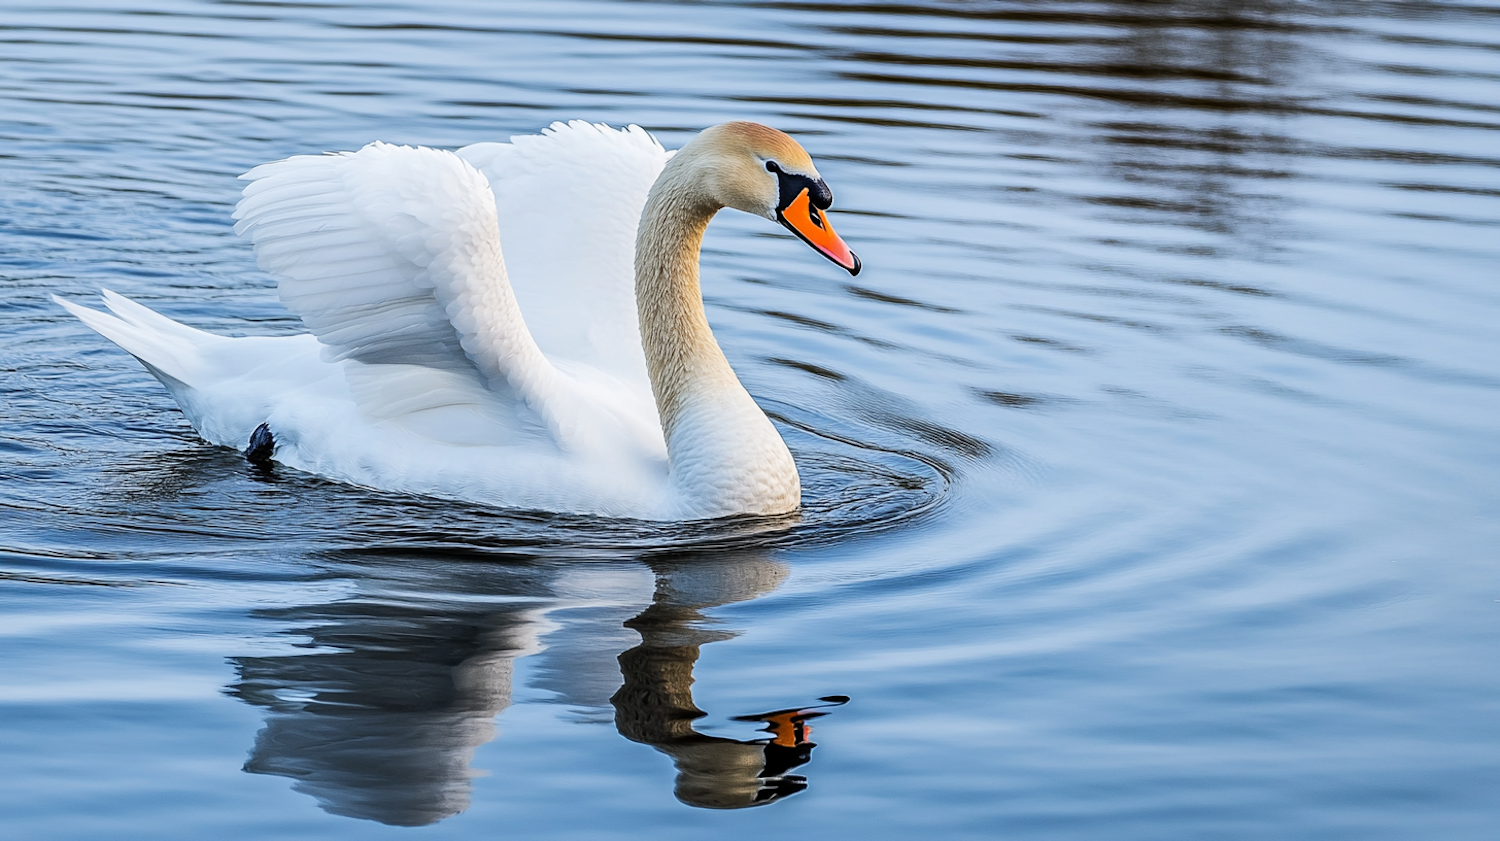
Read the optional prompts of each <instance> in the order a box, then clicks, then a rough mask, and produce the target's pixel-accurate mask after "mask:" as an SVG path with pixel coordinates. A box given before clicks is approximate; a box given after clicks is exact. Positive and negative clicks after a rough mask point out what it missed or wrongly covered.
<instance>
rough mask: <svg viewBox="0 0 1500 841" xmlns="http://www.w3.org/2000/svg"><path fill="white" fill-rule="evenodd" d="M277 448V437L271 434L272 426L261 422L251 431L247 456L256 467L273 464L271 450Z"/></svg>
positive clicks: (246, 449) (246, 451)
mask: <svg viewBox="0 0 1500 841" xmlns="http://www.w3.org/2000/svg"><path fill="white" fill-rule="evenodd" d="M275 449H276V439H275V438H274V437H272V436H271V427H270V426H268V425H266V424H261V425H260V426H257V427H256V428H255V431H254V432H252V433H250V446H248V447H246V448H245V458H246V459H248V460H249V461H250V463H251V464H253V465H255V466H256V467H269V466H270V465H271V452H272V451H273V450H275Z"/></svg>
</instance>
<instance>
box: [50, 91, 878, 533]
mask: <svg viewBox="0 0 1500 841" xmlns="http://www.w3.org/2000/svg"><path fill="white" fill-rule="evenodd" d="M243 177H244V178H246V179H249V180H250V181H251V183H250V184H249V185H248V186H247V187H246V188H245V191H244V198H243V199H242V200H241V201H240V203H239V206H238V208H237V210H236V212H235V218H236V219H237V220H238V224H237V225H236V226H235V230H236V231H237V232H239V233H241V234H245V235H247V236H249V238H250V240H251V241H252V242H253V243H254V246H255V254H256V259H257V262H258V263H259V265H260V266H261V267H262V268H264V269H265V270H266V271H268V272H270V273H271V274H272V275H274V276H275V277H276V279H277V282H278V284H279V290H280V294H281V300H282V301H283V302H284V303H285V304H286V306H287V307H288V308H289V309H291V310H292V311H293V312H295V313H297V315H298V316H300V317H301V318H302V321H303V322H304V323H305V324H306V325H307V327H308V328H309V329H310V330H311V331H312V335H303V336H292V337H247V338H227V337H223V336H216V335H212V334H209V333H205V332H202V331H200V330H196V329H194V328H191V327H188V326H186V325H183V324H179V323H178V322H176V321H173V320H171V319H169V318H166V317H165V316H162V315H159V314H158V313H156V312H154V311H152V310H150V309H147V308H146V307H143V306H141V305H139V304H136V303H134V302H133V301H130V300H129V299H126V298H124V297H122V296H119V295H116V294H114V293H111V292H109V291H107V290H106V291H105V292H104V301H105V303H106V305H107V306H108V308H109V309H110V310H111V312H112V314H110V313H104V312H100V311H96V310H92V309H88V308H86V307H82V306H79V305H77V304H73V303H71V302H68V301H63V300H61V299H57V300H58V303H60V304H61V305H62V306H64V307H66V308H67V309H68V310H69V311H70V312H72V313H73V314H74V315H76V316H78V318H80V319H82V320H83V322H84V323H85V324H87V325H88V326H90V327H92V328H93V329H95V330H97V331H98V332H99V333H101V334H103V335H104V336H105V337H106V338H109V339H110V340H112V341H114V342H115V343H116V344H118V345H119V346H120V347H122V348H124V349H125V350H126V351H128V352H130V353H131V354H132V355H134V356H135V357H136V358H137V359H139V360H140V361H141V362H142V363H143V364H144V365H145V366H146V368H147V369H148V370H150V371H151V373H152V374H154V375H155V376H156V377H157V379H159V380H161V382H162V383H163V384H164V385H166V387H167V389H168V390H169V391H170V392H171V393H172V396H173V397H174V398H175V399H176V400H177V403H178V405H179V406H181V407H182V411H183V413H184V414H185V415H186V416H187V418H188V420H189V422H191V423H192V425H193V427H194V428H195V429H196V430H197V431H198V433H199V434H200V435H202V436H203V437H204V438H205V439H206V440H208V441H209V442H211V443H214V444H220V445H224V446H230V447H236V448H244V447H245V446H246V445H247V442H249V441H250V439H251V436H252V433H254V432H255V431H256V430H257V428H258V427H259V426H261V425H262V424H265V425H266V427H267V428H268V429H269V431H270V433H271V435H272V437H273V438H274V450H273V451H272V452H273V453H274V458H275V460H276V461H279V462H281V463H284V464H286V465H288V466H291V467H294V468H297V469H300V470H305V471H308V472H311V473H317V474H321V475H323V476H327V477H330V478H334V479H337V480H340V481H344V482H350V483H354V484H359V485H365V486H369V487H375V488H383V489H387V490H397V491H405V492H413V493H421V494H428V495H434V496H441V497H448V498H458V499H466V500H474V501H480V502H486V503H491V504H495V505H501V506H507V507H519V508H529V509H538V510H549V511H567V512H578V513H594V514H602V515H608V516H617V517H636V518H644V519H698V518H709V517H721V516H726V515H732V514H779V513H784V512H788V511H792V510H795V509H796V508H797V507H798V505H799V504H800V493H801V492H800V485H799V482H798V477H797V468H796V465H795V464H794V463H793V461H792V457H791V454H790V453H789V452H788V451H787V448H786V445H785V443H783V441H782V440H781V437H780V436H779V435H778V434H777V432H776V430H775V428H774V427H772V425H771V423H770V421H769V420H768V419H767V418H766V416H765V414H764V413H763V412H762V411H761V410H760V408H759V407H758V406H756V404H755V402H754V401H753V400H752V399H751V398H750V395H749V394H748V393H747V392H746V391H745V389H744V387H743V386H742V385H740V382H739V380H738V379H737V378H736V377H735V374H734V372H733V371H732V370H731V369H730V367H729V363H728V362H727V361H726V360H725V358H724V354H723V353H722V352H721V351H720V349H719V346H718V343H717V342H716V341H715V340H714V337H713V334H712V332H710V330H709V325H708V320H707V318H706V317H705V315H704V312H703V301H702V295H701V293H700V291H699V286H698V252H699V247H700V245H701V242H702V238H703V232H704V229H705V228H706V227H707V225H708V222H709V220H710V219H711V218H712V217H713V215H714V214H715V213H716V212H717V211H718V210H719V209H720V208H722V207H733V208H736V209H738V210H743V211H745V212H747V213H752V214H755V215H757V216H763V217H765V218H767V219H771V220H773V221H778V222H780V223H782V224H784V225H786V226H787V227H788V228H790V229H791V230H792V231H794V232H796V233H797V234H798V235H799V236H800V237H802V238H803V239H804V240H806V241H807V242H808V243H809V244H810V245H812V246H813V247H814V248H815V249H817V250H818V251H819V252H820V253H822V254H823V255H825V256H826V257H828V258H829V259H831V260H833V261H834V262H835V263H837V264H839V265H840V266H842V267H844V268H845V269H847V270H848V271H849V272H851V273H857V272H858V271H859V260H858V258H856V257H855V256H854V254H853V253H852V252H850V250H849V248H848V247H847V246H846V245H845V244H844V242H843V241H842V240H841V239H840V238H839V237H838V236H837V235H836V234H835V233H834V232H833V229H832V228H831V227H830V226H829V224H828V222H827V220H826V218H825V217H824V215H823V213H822V210H823V209H825V208H827V207H828V205H829V203H830V202H831V201H832V198H833V196H832V193H831V192H829V190H828V187H827V185H826V184H825V183H824V182H823V180H822V178H821V177H820V176H819V175H818V171H817V169H816V168H815V167H814V166H813V163H812V160H811V159H810V158H809V157H808V155H807V153H806V152H805V151H804V150H803V149H802V147H801V146H799V145H798V144H797V143H796V142H795V141H794V140H792V139H791V138H790V137H788V136H787V135H785V134H783V133H781V132H779V131H776V130H775V129H771V128H767V127H765V126H761V125H757V124H755V123H744V122H736V123H726V124H724V125H719V126H714V127H712V128H709V129H707V130H705V131H703V132H702V133H701V134H699V135H698V136H697V137H695V138H694V139H693V140H692V141H691V142H689V143H688V144H687V145H686V146H684V147H683V148H682V149H681V150H679V151H677V152H676V153H672V152H668V151H666V150H664V149H663V148H662V146H661V144H659V143H658V142H657V141H656V139H655V138H653V137H652V136H651V135H650V134H648V133H646V132H645V131H643V130H641V129H640V128H638V127H636V126H631V127H630V128H628V129H625V130H616V129H612V128H609V127H608V126H604V125H593V124H589V123H584V122H577V121H575V122H572V123H568V124H562V123H555V124H553V125H552V126H551V127H550V128H549V129H548V130H546V131H545V132H544V133H543V134H541V135H537V136H527V137H516V138H512V139H511V142H509V143H480V144H476V145H474V146H468V147H465V148H463V149H460V150H458V152H457V153H453V152H445V151H437V150H433V149H425V148H410V147H402V146H390V145H386V144H382V143H375V144H371V145H369V146H366V147H365V148H363V149H361V150H360V151H358V152H344V153H339V154H334V155H321V156H298V157H293V158H290V159H287V160H284V161H278V162H276V163H270V164H265V165H263V166H260V167H256V168H255V169H253V170H251V171H250V172H249V173H247V174H246V175H245V176H243ZM502 239H503V240H504V243H505V258H504V259H503V260H502V258H501V251H500V244H501V241H502ZM257 439H258V443H259V444H260V445H261V448H262V449H264V448H266V447H269V446H271V441H270V440H266V439H264V438H263V437H261V436H257Z"/></svg>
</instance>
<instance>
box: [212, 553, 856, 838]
mask: <svg viewBox="0 0 1500 841" xmlns="http://www.w3.org/2000/svg"><path fill="white" fill-rule="evenodd" d="M414 568H420V569H422V571H423V572H424V573H428V575H424V576H420V577H418V576H416V575H414V574H413V573H412V570H413V569H414ZM786 574H787V570H786V567H785V566H784V565H783V564H781V563H779V562H777V561H775V560H772V559H770V558H768V557H765V556H764V555H763V554H758V553H753V552H731V553H723V552H719V553H715V554H713V555H677V556H673V557H662V558H654V559H650V560H648V561H646V563H645V564H644V565H642V564H638V563H632V564H589V563H580V564H575V565H564V566H557V565H541V564H536V563H531V562H527V563H521V564H514V565H497V564H491V563H483V564H475V563H469V564H460V565H451V566H447V567H443V566H442V565H441V564H439V565H438V568H437V569H434V565H433V564H432V563H431V559H425V560H423V561H418V562H412V561H410V560H409V559H401V558H396V559H383V560H376V561H374V562H373V563H372V562H370V561H369V559H362V562H361V568H360V573H359V575H357V576H353V578H354V581H355V586H356V587H357V588H358V589H357V591H356V592H354V593H352V594H350V595H348V596H346V597H345V598H343V599H341V600H339V601H336V602H333V603H331V604H319V605H312V606H299V607H288V608H277V609H269V610H263V611H260V612H258V616H260V617H262V618H265V619H271V620H274V621H277V622H280V623H282V624H284V625H285V627H286V628H287V633H289V634H295V635H297V636H298V637H299V638H301V639H303V640H305V642H302V643H300V646H301V647H305V648H306V649H307V652H306V653H298V654H280V655H276V656H264V657H239V658H236V659H235V661H234V662H235V665H236V667H237V669H238V672H239V678H238V680H237V681H236V682H235V683H234V685H233V686H232V687H230V693H231V694H233V695H235V696H236V697H239V698H241V699H243V700H244V701H246V702H247V703H250V704H253V705H255V706H260V707H264V708H265V710H266V715H265V727H264V728H263V729H262V730H261V731H260V733H259V734H257V736H256V740H255V745H254V748H253V749H252V751H251V756H250V759H249V760H248V761H247V762H246V764H245V770H246V771H248V772H250V773H255V774H274V775H279V776H285V777H290V778H292V779H294V780H295V781H296V782H295V783H294V788H295V789H296V790H298V791H300V792H302V793H304V794H307V795H310V796H311V797H313V798H315V799H316V800H317V801H318V803H319V805H321V806H322V808H323V809H325V810H326V811H328V812H330V813H333V814H337V815H344V816H348V817H354V818H362V819H368V820H374V821H379V822H381V823H385V824H393V825H399V826H422V825H426V824H431V823H435V822H437V821H440V820H442V819H444V818H447V817H450V816H452V815H455V814H458V813H459V812H462V811H463V810H464V809H466V808H467V807H468V805H469V801H470V796H471V779H472V777H473V776H475V772H474V771H473V770H471V768H470V765H471V762H472V760H473V757H474V753H475V751H476V750H477V749H478V748H479V747H480V746H481V745H483V744H485V743H486V742H488V741H490V740H491V739H493V738H495V735H496V726H495V720H496V717H497V716H498V715H499V714H500V713H501V712H503V711H504V710H505V709H506V708H507V707H509V706H510V704H511V702H512V696H513V691H514V681H515V661H516V659H517V658H519V657H523V656H526V655H529V654H537V655H539V657H538V664H537V665H536V666H534V667H533V668H531V669H529V670H528V674H529V675H530V676H531V677H530V679H529V683H530V686H531V687H532V688H535V689H541V690H545V691H547V692H548V693H550V694H551V695H552V696H553V700H555V702H557V703H560V704H564V705H567V706H568V707H570V708H571V709H573V710H579V711H582V715H583V717H584V718H585V719H594V720H606V721H607V720H609V711H610V710H611V708H612V709H613V720H614V723H615V726H616V728H617V729H618V731H619V733H620V734H621V735H622V736H624V737H625V738H627V739H630V740H631V741H634V742H639V743H642V744H646V745H650V746H652V747H654V748H656V749H657V750H659V751H661V752H662V753H664V754H666V755H668V756H670V757H671V758H672V760H673V762H674V763H675V764H676V767H677V772H678V776H677V782H676V789H675V791H676V795H677V798H678V799H679V800H681V801H682V802H683V803H686V804H688V805H690V806H698V807H705V808H715V809H730V808H740V807H745V806H756V805H763V804H766V803H770V802H773V801H775V800H778V799H780V798H782V797H785V796H787V795H789V794H794V793H796V792H798V791H801V790H803V789H805V788H806V787H807V783H806V778H805V777H803V776H801V775H798V774H793V773H791V771H793V769H796V768H798V767H800V766H802V765H804V764H805V763H806V762H807V761H808V759H809V758H810V754H811V750H812V748H813V747H814V745H813V743H812V742H811V740H810V739H809V738H808V727H807V722H808V720H810V719H811V718H814V717H816V716H819V715H822V714H823V709H825V708H826V707H827V706H830V705H833V704H837V703H842V702H843V701H844V700H847V699H844V698H842V697H839V696H829V697H828V698H825V699H820V700H821V701H822V703H821V704H815V705H813V706H810V707H798V708H789V709H782V710H777V711H774V712H770V713H760V714H755V715H748V716H746V715H741V716H736V717H735V720H740V721H755V722H761V723H763V724H764V725H765V727H764V728H763V729H764V731H765V732H766V734H767V735H766V736H765V737H762V738H757V739H748V740H737V739H730V738H724V737H719V736H709V735H705V734H702V733H698V732H697V731H696V730H694V728H693V722H694V721H695V720H697V719H698V718H701V717H703V716H704V715H705V713H704V712H703V711H702V710H700V709H699V708H698V707H697V705H696V704H695V703H694V701H693V696H692V684H693V669H694V666H695V664H696V663H697V660H698V654H699V650H700V648H701V646H702V645H704V644H706V643H709V642H713V641H716V640H721V639H727V638H729V637H732V636H734V634H733V633H732V632H728V631H725V630H723V629H722V628H709V627H707V623H706V621H705V615H704V611H705V610H708V609H711V608H714V607H717V606H720V605H724V604H729V603H731V602H737V601H746V600H749V599H754V598H756V597H758V596H761V595H763V594H765V593H768V592H770V591H772V590H774V589H775V588H776V587H777V586H778V585H780V583H781V582H782V580H783V579H784V578H785V577H786Z"/></svg>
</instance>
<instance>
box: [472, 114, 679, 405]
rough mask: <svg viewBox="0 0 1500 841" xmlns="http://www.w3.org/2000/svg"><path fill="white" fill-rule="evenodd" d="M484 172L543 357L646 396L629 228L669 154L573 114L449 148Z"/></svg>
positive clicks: (636, 134) (632, 131)
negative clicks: (506, 137) (494, 139)
mask: <svg viewBox="0 0 1500 841" xmlns="http://www.w3.org/2000/svg"><path fill="white" fill-rule="evenodd" d="M458 154H459V155H460V156H461V157H463V158H464V159H465V160H467V161H469V162H470V163H472V164H473V165H474V166H476V167H478V168H479V169H480V171H482V172H483V173H484V174H485V176H486V177H487V178H488V179H489V182H490V185H491V187H492V188H493V190H494V194H495V200H496V204H497V211H496V212H497V218H498V222H499V226H500V235H501V238H502V239H503V241H504V243H505V260H506V264H507V266H508V267H509V269H510V273H511V278H512V283H513V285H514V289H515V294H516V298H517V299H518V300H519V301H520V305H521V308H522V311H523V312H525V313H526V323H527V325H528V327H529V328H530V330H531V335H532V336H533V337H534V339H535V340H536V342H537V344H538V345H539V346H540V347H541V349H542V350H543V352H545V353H546V354H547V356H548V357H549V358H550V359H553V360H556V361H558V362H559V363H562V362H572V363H577V364H579V365H582V366H587V367H590V368H594V369H597V370H600V371H604V372H607V373H609V374H611V375H612V376H615V377H616V378H618V379H619V380H621V381H622V382H623V383H624V384H625V385H626V386H627V387H628V388H630V389H631V390H632V391H636V392H640V393H643V394H646V395H648V396H649V393H650V386H649V381H648V380H647V377H646V360H645V355H644V353H643V351H642V350H641V339H640V327H639V321H638V317H637V315H636V303H635V235H636V228H637V227H638V225H639V223H640V218H641V211H642V209H644V208H645V205H646V196H647V194H648V193H649V192H650V190H651V185H652V184H653V183H654V182H655V181H656V177H657V176H658V175H659V174H660V173H661V170H662V167H664V166H665V165H666V162H667V159H668V158H670V157H671V153H670V152H667V151H666V150H664V149H663V148H662V146H661V144H660V143H658V142H657V140H656V138H654V137H652V136H651V135H650V134H649V133H647V132H646V131H645V130H643V129H641V128H640V127H638V126H630V127H629V128H626V129H614V128H610V127H609V126H606V125H602V124H593V123H587V122H583V121H581V120H575V121H573V122H570V123H560V122H559V123H553V124H552V126H551V127H549V128H548V129H546V130H545V131H544V132H543V133H542V134H540V135H528V136H522V137H513V138H511V141H510V142H509V143H479V144H475V145H473V146H466V147H464V148H462V149H459V150H458Z"/></svg>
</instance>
